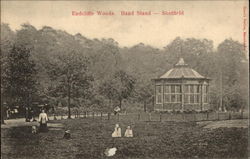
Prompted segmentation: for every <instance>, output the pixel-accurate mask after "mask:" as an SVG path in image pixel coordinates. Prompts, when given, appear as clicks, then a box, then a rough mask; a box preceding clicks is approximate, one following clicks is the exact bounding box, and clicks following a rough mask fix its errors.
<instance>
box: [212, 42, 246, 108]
mask: <svg viewBox="0 0 250 159" xmlns="http://www.w3.org/2000/svg"><path fill="white" fill-rule="evenodd" d="M243 48H244V47H243V45H242V44H240V43H239V42H237V41H234V40H232V39H226V40H225V41H223V42H222V43H221V44H219V45H218V48H217V58H216V63H217V68H218V73H217V79H218V81H220V82H219V83H217V85H218V87H219V88H220V90H221V91H220V95H219V96H220V106H221V107H222V108H227V109H231V108H234V109H237V110H239V109H242V108H243V107H244V106H246V103H247V101H248V97H247V94H248V77H247V76H246V75H247V70H248V69H247V65H248V63H247V62H246V63H245V62H243V61H248V60H247V59H246V56H245V53H244V51H243Z"/></svg>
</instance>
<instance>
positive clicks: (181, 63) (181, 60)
mask: <svg viewBox="0 0 250 159" xmlns="http://www.w3.org/2000/svg"><path fill="white" fill-rule="evenodd" d="M175 66H187V64H185V62H184V59H183V58H180V59H179V62H178V63H177V64H175Z"/></svg>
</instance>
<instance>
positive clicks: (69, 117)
mask: <svg viewBox="0 0 250 159" xmlns="http://www.w3.org/2000/svg"><path fill="white" fill-rule="evenodd" d="M68 119H71V111H70V82H69V79H68Z"/></svg>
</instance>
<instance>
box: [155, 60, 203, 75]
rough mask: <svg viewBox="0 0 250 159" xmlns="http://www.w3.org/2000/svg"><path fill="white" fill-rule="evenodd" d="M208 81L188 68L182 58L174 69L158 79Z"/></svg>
mask: <svg viewBox="0 0 250 159" xmlns="http://www.w3.org/2000/svg"><path fill="white" fill-rule="evenodd" d="M180 78H185V79H207V78H205V77H204V76H202V75H200V74H199V73H198V72H196V71H195V70H193V69H192V68H190V67H188V65H187V64H186V63H185V62H184V60H183V58H180V60H179V62H178V63H177V64H175V66H174V68H172V69H170V70H169V71H167V72H166V73H165V74H163V75H162V76H160V77H159V78H158V79H180Z"/></svg>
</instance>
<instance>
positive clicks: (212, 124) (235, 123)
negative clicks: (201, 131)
mask: <svg viewBox="0 0 250 159" xmlns="http://www.w3.org/2000/svg"><path fill="white" fill-rule="evenodd" d="M197 124H199V125H202V126H204V128H207V129H217V128H233V127H235V128H248V127H249V126H248V125H249V120H248V119H242V120H241V119H239V120H223V121H204V122H197Z"/></svg>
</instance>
